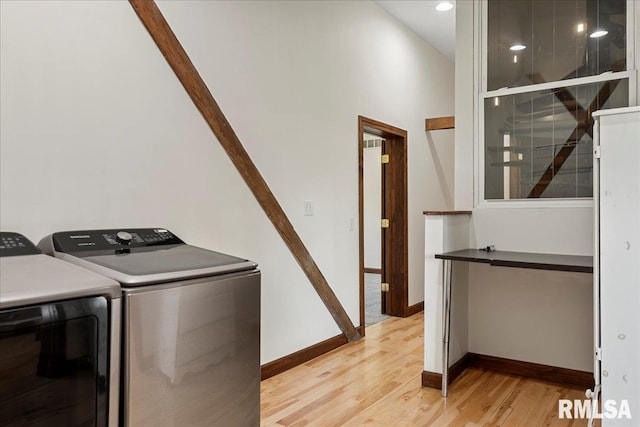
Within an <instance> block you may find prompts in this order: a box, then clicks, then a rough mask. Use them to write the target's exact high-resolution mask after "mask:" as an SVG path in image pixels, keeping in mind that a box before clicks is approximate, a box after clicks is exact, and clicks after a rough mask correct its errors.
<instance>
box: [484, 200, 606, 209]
mask: <svg viewBox="0 0 640 427" xmlns="http://www.w3.org/2000/svg"><path fill="white" fill-rule="evenodd" d="M475 208H476V209H504V208H509V209H511V208H516V209H517V208H520V209H532V208H536V209H538V208H588V209H591V208H593V199H590V198H575V199H511V200H483V201H482V202H480V203H479V204H478V205H477V206H476V207H475Z"/></svg>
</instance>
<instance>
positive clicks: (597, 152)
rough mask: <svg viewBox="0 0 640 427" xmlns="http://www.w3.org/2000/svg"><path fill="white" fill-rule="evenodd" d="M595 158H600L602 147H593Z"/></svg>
mask: <svg viewBox="0 0 640 427" xmlns="http://www.w3.org/2000/svg"><path fill="white" fill-rule="evenodd" d="M593 156H594V157H595V158H596V159H599V158H600V146H599V145H596V146H595V147H593Z"/></svg>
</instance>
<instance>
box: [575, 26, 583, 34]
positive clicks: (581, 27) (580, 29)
mask: <svg viewBox="0 0 640 427" xmlns="http://www.w3.org/2000/svg"><path fill="white" fill-rule="evenodd" d="M576 31H577V32H579V33H581V32H583V31H584V24H578V25H577V27H576Z"/></svg>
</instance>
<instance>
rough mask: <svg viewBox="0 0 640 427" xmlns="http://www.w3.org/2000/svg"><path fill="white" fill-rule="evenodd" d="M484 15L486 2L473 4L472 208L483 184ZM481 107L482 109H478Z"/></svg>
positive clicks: (479, 196)
mask: <svg viewBox="0 0 640 427" xmlns="http://www.w3.org/2000/svg"><path fill="white" fill-rule="evenodd" d="M486 13H487V0H482V1H481V2H480V3H476V2H473V25H474V29H475V31H474V32H473V88H474V90H473V166H472V167H473V206H474V207H475V206H478V205H479V204H480V200H482V199H483V198H484V182H483V183H481V182H480V176H481V175H482V177H483V178H484V168H483V169H480V165H479V162H480V159H481V158H482V159H483V160H484V154H482V155H481V154H480V142H481V141H484V137H481V136H480V135H481V133H480V131H481V127H482V131H484V124H483V125H482V126H481V125H480V123H484V105H483V106H481V105H480V93H481V92H482V91H483V90H484V88H485V87H486V74H487V73H486V61H484V60H483V58H485V57H486V46H485V45H486V43H483V41H484V40H486V16H485V15H486ZM483 79H484V82H483ZM480 107H482V108H480Z"/></svg>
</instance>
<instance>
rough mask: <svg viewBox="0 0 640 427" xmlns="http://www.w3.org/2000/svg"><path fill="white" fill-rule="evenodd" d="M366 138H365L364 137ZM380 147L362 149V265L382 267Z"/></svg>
mask: <svg viewBox="0 0 640 427" xmlns="http://www.w3.org/2000/svg"><path fill="white" fill-rule="evenodd" d="M365 139H366V138H365ZM381 152H382V148H381V147H369V148H365V149H364V153H363V156H362V161H363V163H364V164H363V172H362V175H363V181H364V182H363V187H364V190H363V191H364V266H365V267H367V268H382V264H381V258H382V230H381V229H380V218H381V217H382V216H381V211H382V164H381V163H380V153H381Z"/></svg>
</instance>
